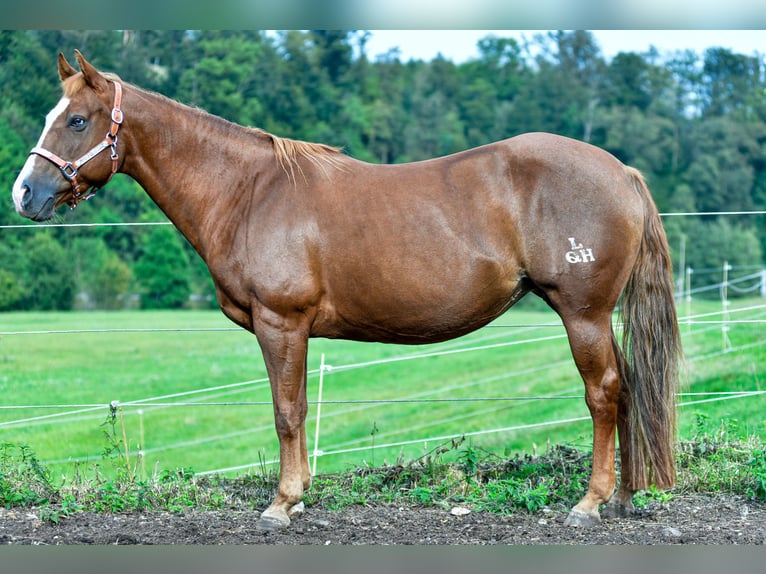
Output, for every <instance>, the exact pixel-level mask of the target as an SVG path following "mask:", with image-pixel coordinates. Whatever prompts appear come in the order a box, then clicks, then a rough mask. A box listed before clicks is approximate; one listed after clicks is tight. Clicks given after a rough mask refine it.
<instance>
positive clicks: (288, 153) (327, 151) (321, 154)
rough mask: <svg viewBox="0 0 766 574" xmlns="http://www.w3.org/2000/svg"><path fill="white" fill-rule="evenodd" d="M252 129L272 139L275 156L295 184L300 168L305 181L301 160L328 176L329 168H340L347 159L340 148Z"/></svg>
mask: <svg viewBox="0 0 766 574" xmlns="http://www.w3.org/2000/svg"><path fill="white" fill-rule="evenodd" d="M250 129H251V130H252V131H253V132H255V133H256V134H258V135H260V136H262V137H267V138H269V139H271V143H272V145H273V147H274V155H275V156H276V158H277V161H278V162H279V165H281V166H282V169H283V170H284V171H285V173H286V174H287V175H288V177H290V178H291V179H292V180H293V182H294V181H295V168H298V171H299V172H300V173H301V175H302V176H303V177H304V179H305V175H304V173H303V169H301V166H300V163H299V161H298V160H300V159H307V160H308V161H310V162H311V163H313V164H314V165H315V166H317V167H318V168H319V169H321V170H322V172H324V173H325V174H326V173H327V168H328V167H334V168H340V167H341V165H342V162H343V158H344V157H345V156H344V155H343V153H342V152H341V148H338V147H334V146H330V145H326V144H321V143H311V142H305V141H300V140H294V139H290V138H283V137H279V136H275V135H274V134H271V133H269V132H267V131H264V130H262V129H259V128H250Z"/></svg>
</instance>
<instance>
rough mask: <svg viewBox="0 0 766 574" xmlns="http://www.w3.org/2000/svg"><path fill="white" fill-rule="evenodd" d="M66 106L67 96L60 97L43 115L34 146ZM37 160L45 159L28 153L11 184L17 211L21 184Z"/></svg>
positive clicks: (21, 195) (21, 196) (39, 143)
mask: <svg viewBox="0 0 766 574" xmlns="http://www.w3.org/2000/svg"><path fill="white" fill-rule="evenodd" d="M67 106H69V98H61V100H59V103H58V104H56V107H55V108H53V109H52V110H51V111H50V112H48V115H47V116H45V127H44V128H43V133H41V134H40V139H39V140H37V146H36V147H39V146H42V145H43V141H45V137H46V136H47V135H48V132H49V131H50V129H51V126H52V125H53V123H54V122H55V121H56V120H57V119H58V117H59V116H60V115H61V114H63V113H64V111H65V110H66V109H67ZM51 151H53V150H51ZM54 153H55V152H54ZM37 160H42V161H45V160H43V158H41V157H38V156H36V155H30V156H29V157H27V161H26V163H25V164H24V167H23V168H21V171H20V172H19V176H18V177H17V178H16V182H15V183H14V184H13V203H14V204H15V206H16V210H17V211H20V210H21V200H22V198H23V197H24V187H23V184H24V182H25V181H26V180H27V179H28V178H29V177H30V176H31V175H32V173H33V172H34V170H35V162H36V161H37Z"/></svg>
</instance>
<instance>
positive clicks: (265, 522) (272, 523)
mask: <svg viewBox="0 0 766 574" xmlns="http://www.w3.org/2000/svg"><path fill="white" fill-rule="evenodd" d="M288 526H290V519H289V518H287V517H285V519H284V520H283V519H280V518H277V517H275V516H266V515H264V514H261V517H260V518H259V519H258V522H256V523H255V528H256V529H257V530H264V531H267V532H272V531H274V530H279V529H281V528H287V527H288Z"/></svg>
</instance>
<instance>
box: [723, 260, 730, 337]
mask: <svg viewBox="0 0 766 574" xmlns="http://www.w3.org/2000/svg"><path fill="white" fill-rule="evenodd" d="M730 269H731V265H729V262H728V261H724V262H723V282H722V283H721V306H722V307H723V323H722V324H721V350H723V351H727V350H729V349H731V341H729V298H728V297H729V270H730Z"/></svg>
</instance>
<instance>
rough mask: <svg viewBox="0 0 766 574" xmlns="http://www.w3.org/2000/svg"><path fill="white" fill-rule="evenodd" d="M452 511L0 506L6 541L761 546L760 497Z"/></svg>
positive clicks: (764, 521)
mask: <svg viewBox="0 0 766 574" xmlns="http://www.w3.org/2000/svg"><path fill="white" fill-rule="evenodd" d="M452 510H453V509H448V508H446V509H441V508H411V507H401V506H368V507H363V506H355V507H351V508H347V509H345V510H340V511H333V510H325V509H321V508H317V507H308V508H307V509H306V513H305V514H303V515H302V516H298V517H296V518H294V520H293V523H292V525H291V526H290V528H288V529H286V530H279V531H275V532H261V531H258V530H256V528H255V523H256V521H257V520H258V516H259V514H260V513H259V512H258V511H204V512H202V511H189V512H184V513H179V514H174V513H169V512H153V511H152V512H133V513H126V514H93V513H88V512H84V513H78V514H75V515H72V516H68V517H66V518H62V519H61V520H60V522H59V523H58V524H53V523H51V522H48V521H41V520H40V516H39V512H37V511H34V510H29V509H0V544H4V545H8V544H10V545H122V544H140V545H157V544H162V545H168V544H182V545H190V544H194V545H254V544H258V545H323V546H326V545H337V544H340V545H428V544H450V545H453V544H469V545H521V544H524V545H545V544H561V545H568V544H603V545H634V544H641V545H685V544H721V545H737V544H751V545H763V544H764V543H765V542H766V503H764V502H759V501H752V500H747V499H745V498H742V497H737V496H731V495H726V496H724V495H718V496H702V495H683V496H676V497H674V498H673V499H672V500H671V501H670V502H668V503H663V504H660V503H651V505H650V506H649V507H647V508H646V509H643V510H641V511H640V512H639V513H638V514H637V515H636V516H633V517H631V518H627V519H613V520H604V521H603V522H602V523H601V524H600V525H599V526H597V527H595V528H592V529H573V528H567V527H565V526H564V519H565V518H566V514H565V513H564V512H559V511H547V512H539V513H536V514H528V513H523V512H522V513H517V514H513V515H498V514H490V513H486V512H469V513H468V514H464V515H457V514H453V513H452Z"/></svg>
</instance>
